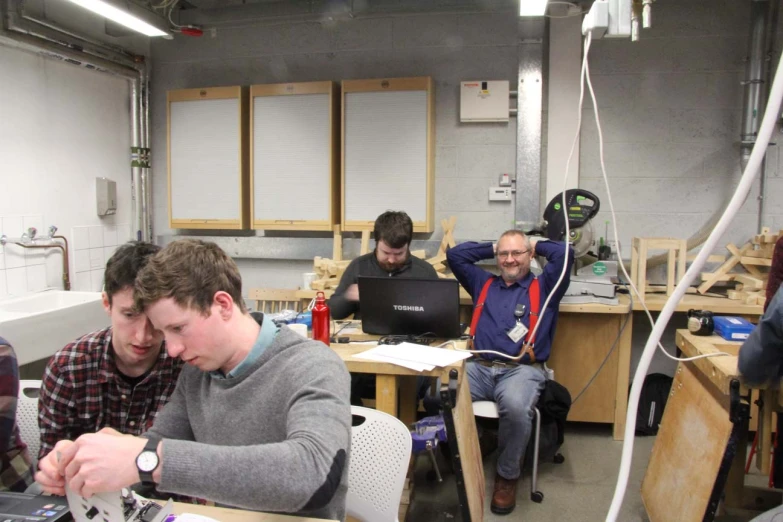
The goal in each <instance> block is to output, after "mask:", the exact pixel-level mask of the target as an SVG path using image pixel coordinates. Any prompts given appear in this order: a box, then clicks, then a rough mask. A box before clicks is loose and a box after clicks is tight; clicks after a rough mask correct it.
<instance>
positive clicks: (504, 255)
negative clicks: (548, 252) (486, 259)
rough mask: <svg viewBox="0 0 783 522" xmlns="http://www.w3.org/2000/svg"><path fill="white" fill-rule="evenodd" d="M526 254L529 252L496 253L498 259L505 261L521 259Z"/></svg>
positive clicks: (510, 251)
mask: <svg viewBox="0 0 783 522" xmlns="http://www.w3.org/2000/svg"><path fill="white" fill-rule="evenodd" d="M528 252H530V250H509V251H503V252H498V259H506V258H508V257H513V258H515V259H516V258H519V257H522V256H523V255H524V254H527V253H528Z"/></svg>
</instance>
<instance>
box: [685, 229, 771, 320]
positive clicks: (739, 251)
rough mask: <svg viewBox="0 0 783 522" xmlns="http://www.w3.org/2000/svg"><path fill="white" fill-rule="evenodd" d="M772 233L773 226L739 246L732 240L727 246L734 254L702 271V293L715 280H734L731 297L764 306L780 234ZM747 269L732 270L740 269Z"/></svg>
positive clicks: (730, 292) (715, 281)
mask: <svg viewBox="0 0 783 522" xmlns="http://www.w3.org/2000/svg"><path fill="white" fill-rule="evenodd" d="M781 233H783V231H781V232H778V233H777V234H771V233H770V231H769V228H764V229H763V230H762V232H761V234H757V235H755V236H753V238H752V239H751V240H750V241H748V242H747V243H745V244H744V245H742V247H740V248H737V247H736V246H735V245H734V244H732V243H729V244H728V245H726V249H727V250H728V251H729V254H730V256H729V257H728V259H727V260H726V261H725V262H724V263H723V264H722V265H721V266H719V267H718V268H717V269H716V270H715V271H714V272H706V273H702V274H701V278H702V281H703V283H702V284H701V285H700V286H699V288H698V292H699V293H700V294H704V293H706V292H707V291H708V290H709V289H710V288H711V287H712V286H713V285H714V284H715V283H718V282H729V281H732V282H734V283H736V284H735V286H734V289H733V290H729V291H728V298H729V299H734V300H737V301H741V302H743V303H745V304H752V305H763V304H764V301H765V300H766V297H765V290H766V287H767V279H768V277H769V267H770V266H772V252H773V250H774V249H775V242H776V241H777V240H778V238H779V237H780V234H781ZM738 267H739V268H742V269H744V271H732V270H735V269H736V268H738Z"/></svg>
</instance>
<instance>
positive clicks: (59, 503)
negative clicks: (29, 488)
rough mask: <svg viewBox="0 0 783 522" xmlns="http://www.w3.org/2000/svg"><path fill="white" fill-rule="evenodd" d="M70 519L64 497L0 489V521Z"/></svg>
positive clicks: (50, 521) (31, 521)
mask: <svg viewBox="0 0 783 522" xmlns="http://www.w3.org/2000/svg"><path fill="white" fill-rule="evenodd" d="M66 520H71V515H70V511H69V509H68V501H67V500H66V499H65V497H57V496H46V495H30V494H27V493H14V492H13V491H0V522H5V521H13V522H22V521H25V522H55V521H58V522H59V521H63V522H64V521H66Z"/></svg>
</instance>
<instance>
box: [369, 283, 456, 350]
mask: <svg viewBox="0 0 783 522" xmlns="http://www.w3.org/2000/svg"><path fill="white" fill-rule="evenodd" d="M359 308H360V310H361V313H362V330H364V332H365V333H368V334H375V335H423V334H427V335H429V336H432V337H435V338H439V339H455V338H458V337H459V336H460V334H461V332H460V327H459V283H458V282H457V281H456V280H454V279H405V278H400V277H359Z"/></svg>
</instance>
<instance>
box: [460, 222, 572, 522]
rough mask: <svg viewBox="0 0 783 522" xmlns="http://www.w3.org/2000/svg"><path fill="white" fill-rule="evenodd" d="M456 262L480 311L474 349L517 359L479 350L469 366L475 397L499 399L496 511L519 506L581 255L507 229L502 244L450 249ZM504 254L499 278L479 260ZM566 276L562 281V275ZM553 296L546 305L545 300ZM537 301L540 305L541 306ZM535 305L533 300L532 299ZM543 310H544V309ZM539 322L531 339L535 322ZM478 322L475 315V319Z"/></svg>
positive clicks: (560, 244)
mask: <svg viewBox="0 0 783 522" xmlns="http://www.w3.org/2000/svg"><path fill="white" fill-rule="evenodd" d="M535 254H538V255H542V256H544V257H545V258H546V260H547V265H546V267H544V271H543V273H542V274H541V275H539V276H538V277H535V276H534V275H533V274H532V273H531V272H530V262H531V260H532V259H533V256H534V255H535ZM446 255H447V258H448V261H449V266H450V267H451V270H452V271H453V272H454V275H455V276H457V279H458V280H459V282H460V284H461V285H462V286H463V287H464V288H465V290H467V291H468V293H469V294H470V295H471V296H472V297H473V302H474V305H475V307H476V308H475V309H474V311H473V313H474V314H480V315H479V319H478V323H477V324H476V328H475V331H472V332H471V334H472V335H473V349H474V350H492V351H496V352H500V353H504V354H507V355H509V356H511V357H516V356H518V355H520V354H522V358H521V359H519V360H516V361H515V360H511V359H508V358H506V357H503V356H500V355H495V354H486V353H482V354H479V356H478V357H474V358H473V359H471V361H470V362H468V364H467V373H468V381H469V383H470V395H471V398H472V399H473V400H474V401H494V402H496V403H497V405H498V411H499V413H500V421H499V430H498V449H499V451H500V453H499V456H498V462H497V470H496V475H495V488H494V492H493V495H492V504H491V506H490V507H491V510H492V512H493V513H497V514H507V513H511V512H512V511H513V510H514V507H515V506H516V485H517V480H518V479H519V474H520V471H521V469H520V463H521V460H522V457H524V454H525V448H527V443H528V440H529V439H530V433H531V428H532V423H533V405H535V404H536V402H537V401H538V396H539V394H540V393H541V390H543V388H544V384H545V381H546V371H545V369H544V366H543V363H544V362H546V360H547V359H549V352H550V348H551V346H552V339H553V337H554V333H555V323H556V322H557V309H558V306H559V304H560V300H561V299H562V297H563V294H565V291H566V289H567V288H568V283H569V281H570V278H569V273H570V271H571V266H572V265H573V262H574V252H573V250H572V249H571V247H568V253H567V255H566V246H565V245H564V244H563V243H559V242H555V241H545V240H535V239H531V238H528V237H527V236H526V235H525V234H524V233H522V232H521V231H519V230H508V231H506V232H504V233H503V235H501V236H500V239H499V240H498V242H497V243H496V244H494V245H493V244H492V243H472V242H468V243H462V244H460V245H458V246H456V247H454V248H452V249H450V250H449V251H448V252H447V254H446ZM495 256H497V266H498V269H499V270H500V275H499V276H495V275H493V274H491V273H489V272H487V271H486V270H484V269H482V268H479V267H477V266H476V265H475V264H474V263H476V262H477V261H480V260H482V259H492V258H493V257H495ZM564 267H565V275H564V277H563V280H562V281H561V282H560V285H559V286H558V285H557V280H558V279H559V278H560V275H561V274H562V273H563V269H564ZM550 295H551V299H550V301H549V304H548V305H547V308H546V310H543V303H545V302H546V299H547V297H548V296H550ZM536 302H537V303H538V304H536ZM531 303H532V304H531ZM542 312H543V313H542ZM531 318H534V319H533V320H534V321H540V326H539V328H538V330H537V331H536V332H535V338H533V337H531V332H530V331H529V330H533V328H534V326H532V325H531ZM474 320H475V319H474Z"/></svg>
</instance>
